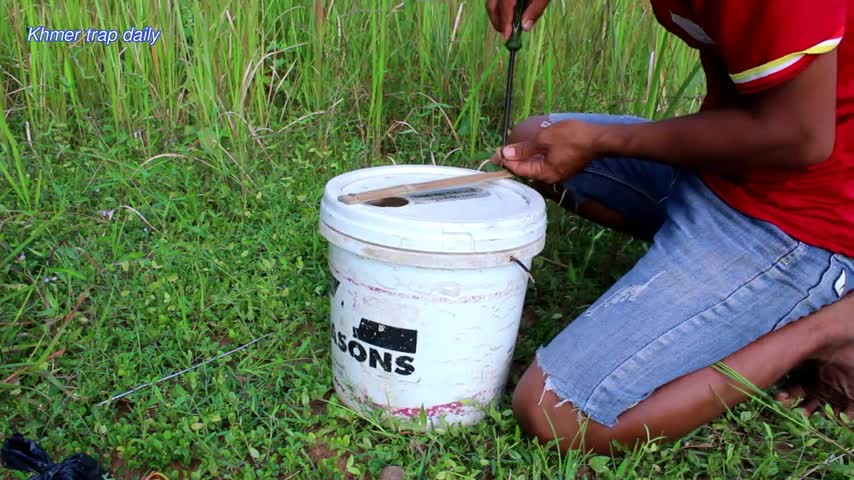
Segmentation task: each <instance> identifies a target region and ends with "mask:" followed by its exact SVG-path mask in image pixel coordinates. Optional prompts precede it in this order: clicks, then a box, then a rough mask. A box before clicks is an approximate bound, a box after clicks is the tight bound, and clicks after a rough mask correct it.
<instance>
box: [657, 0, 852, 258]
mask: <svg viewBox="0 0 854 480" xmlns="http://www.w3.org/2000/svg"><path fill="white" fill-rule="evenodd" d="M651 2H652V7H653V10H654V12H655V15H656V17H657V18H658V21H659V22H660V23H661V24H662V25H663V26H664V27H665V28H666V29H667V30H669V31H671V32H673V33H674V34H676V35H677V36H679V37H680V38H681V39H683V40H684V41H685V42H686V43H688V45H690V46H692V47H694V48H697V49H698V50H699V51H700V58H701V61H702V64H703V69H704V70H705V73H706V79H707V80H706V81H707V94H706V98H705V100H704V102H703V108H704V109H709V108H716V107H718V108H719V107H725V106H738V105H740V104H742V102H743V99H744V98H745V96H746V95H750V94H752V93H757V92H761V91H764V90H767V89H770V88H773V87H775V86H777V85H780V84H781V83H783V82H785V81H787V80H789V79H791V78H793V77H795V76H796V75H798V74H799V73H800V72H802V71H803V70H804V69H805V68H806V67H807V66H808V65H809V64H810V62H812V61H813V60H814V59H815V58H816V57H817V55H821V54H823V53H827V52H830V51H832V50H833V49H834V48H835V49H837V58H838V60H837V63H838V67H837V68H838V73H837V75H838V78H837V92H836V144H835V146H834V150H833V153H832V154H831V156H830V158H829V159H827V160H826V161H824V162H822V163H819V164H817V165H813V166H811V167H808V168H806V169H802V170H798V171H792V170H788V171H783V170H762V171H759V170H756V171H751V172H747V173H746V175H745V178H742V179H741V180H739V181H736V180H733V179H730V178H728V177H725V176H722V175H718V174H712V173H708V172H706V173H704V174H703V178H704V180H705V181H706V184H707V185H708V186H709V188H711V189H712V190H713V191H714V192H715V193H716V194H717V195H718V196H719V197H721V198H722V199H723V200H724V201H726V202H727V203H729V204H730V205H731V206H732V207H733V208H735V209H737V210H739V211H741V212H743V213H744V214H746V215H749V216H752V217H755V218H758V219H761V220H764V221H767V222H770V223H772V224H774V225H777V226H778V227H779V228H780V229H781V230H783V231H784V232H786V233H788V234H789V235H791V236H792V237H794V238H796V239H798V240H801V241H802V242H804V243H808V244H810V245H814V246H817V247H821V248H824V249H827V250H830V251H833V252H837V253H842V254H844V255H846V256H850V257H854V41H852V40H849V39H843V35H844V33H845V30H846V26H847V27H848V31H849V32H852V33H854V0H764V1H762V0H651Z"/></svg>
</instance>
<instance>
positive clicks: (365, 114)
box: [0, 0, 854, 480]
mask: <svg viewBox="0 0 854 480" xmlns="http://www.w3.org/2000/svg"><path fill="white" fill-rule="evenodd" d="M120 3H121V5H120ZM266 3H267V2H261V1H258V0H245V1H236V0H211V1H207V2H202V1H201V0H188V1H186V2H178V1H168V0H163V1H153V0H151V1H145V0H135V1H129V2H107V1H104V0H99V1H93V2H84V1H82V0H65V1H61V0H46V1H43V2H32V1H28V0H7V1H6V2H5V3H4V7H5V10H6V13H7V15H4V16H3V18H0V44H2V45H4V49H2V51H0V93H2V115H0V438H4V437H5V436H6V435H8V434H10V433H11V432H13V431H20V432H21V433H23V434H25V435H27V436H30V437H33V438H37V439H39V441H41V442H42V444H43V446H44V447H45V448H46V449H47V450H48V451H49V452H51V453H52V454H53V455H54V456H55V457H57V458H59V457H62V456H65V455H67V454H71V453H73V452H77V451H85V452H88V453H90V454H93V455H95V456H97V457H98V458H99V459H100V460H101V461H102V462H103V463H104V464H105V465H107V466H109V467H110V468H111V470H112V472H113V474H112V475H113V477H114V478H140V477H142V476H144V475H145V474H146V473H149V472H152V471H160V472H163V473H165V474H167V475H168V476H169V478H343V477H351V478H363V477H368V478H373V477H375V476H376V474H377V473H378V472H379V471H380V469H382V467H384V466H385V465H388V464H397V465H401V466H402V467H403V468H404V469H405V470H406V471H407V472H408V473H409V475H410V477H409V478H446V479H452V478H472V479H492V478H495V479H498V478H501V479H506V478H514V479H520V480H521V479H523V478H524V479H546V478H548V479H554V478H574V477H576V476H582V475H583V476H586V477H588V478H590V477H593V476H597V477H598V478H746V477H752V478H845V477H846V475H849V474H850V473H851V471H852V466H851V457H850V455H848V456H846V454H845V447H847V448H850V447H851V445H852V444H854V435H852V433H851V431H850V430H848V429H846V428H845V427H843V426H840V425H837V424H835V423H833V422H831V421H828V420H824V419H822V418H819V417H816V418H813V419H811V421H810V422H807V421H805V420H803V419H800V418H798V417H797V416H793V415H788V414H786V412H781V411H779V409H777V408H774V407H773V406H772V405H769V404H767V402H765V401H764V400H762V399H761V397H760V398H758V399H757V400H756V401H753V402H750V403H748V404H745V405H743V406H741V407H739V408H737V409H735V410H734V411H732V412H731V413H728V414H727V415H726V416H725V417H722V418H721V419H719V420H717V421H715V422H713V423H712V424H711V425H709V426H706V427H703V428H701V429H698V430H697V431H696V432H694V433H692V434H691V435H689V436H688V437H687V438H685V439H683V440H682V441H680V442H678V443H677V444H674V445H663V446H655V445H645V446H641V447H639V448H637V449H635V450H634V451H630V452H620V451H615V454H614V456H613V457H606V456H594V457H590V456H578V455H569V456H564V457H562V456H560V455H558V454H557V453H556V451H555V450H554V449H553V448H551V446H549V445H539V444H537V443H536V442H533V441H531V440H530V439H529V438H527V437H525V436H524V435H522V434H521V433H520V431H519V429H518V426H517V425H516V423H515V422H514V420H513V418H512V415H511V414H510V412H509V410H508V399H507V398H505V399H504V400H503V402H502V403H501V404H500V405H499V406H498V407H497V408H496V409H494V410H493V411H491V412H490V414H489V417H488V420H487V421H484V422H482V423H481V424H479V425H478V426H476V427H474V428H471V429H466V430H458V429H451V430H448V431H436V432H433V433H430V434H420V435H418V434H412V433H409V432H394V431H391V430H390V429H389V428H387V427H383V426H381V425H379V424H377V423H376V422H375V421H374V420H373V419H372V418H367V417H360V416H357V415H355V414H354V413H353V412H351V411H349V410H347V409H346V408H343V407H342V406H341V405H340V404H339V403H338V401H337V400H336V398H335V396H334V395H332V392H331V374H330V367H329V359H328V352H329V346H330V343H329V336H328V335H329V328H328V323H327V313H328V305H327V297H326V293H327V292H326V289H327V284H328V282H327V277H326V266H325V262H326V250H325V249H326V245H325V243H324V242H323V241H322V239H321V238H319V236H318V235H317V214H318V204H319V200H320V194H321V191H322V187H323V185H324V184H325V182H326V181H327V180H328V179H329V178H331V177H333V176H334V175H337V174H340V173H343V172H345V171H348V170H352V169H354V168H358V167H363V166H367V165H378V164H388V163H391V162H396V163H427V162H435V163H439V164H453V165H467V166H474V165H476V164H477V160H479V159H482V158H484V157H485V154H486V152H488V151H490V149H491V148H492V147H493V146H494V145H496V143H497V139H498V125H499V123H500V108H501V103H502V102H501V94H502V93H503V74H504V67H505V61H506V53H505V51H504V50H503V47H502V46H501V44H500V42H498V41H497V39H496V37H495V36H494V35H493V34H492V33H491V32H490V29H489V26H488V22H487V20H486V17H485V14H484V12H483V7H482V3H483V2H461V1H456V0H448V1H438V0H437V1H433V2H424V1H422V2H392V1H389V0H376V1H373V2H354V1H347V0H336V1H325V2H321V1H315V2H311V1H299V2H296V1H295V2H291V1H287V0H285V1H281V2H270V3H271V4H272V5H270V6H267V5H265V4H266ZM37 25H44V26H46V27H47V28H54V29H60V28H62V29H86V28H98V29H116V30H118V31H119V32H121V31H123V30H124V29H126V28H129V27H131V26H135V27H137V28H141V27H143V26H145V25H151V26H154V27H155V28H157V29H160V30H162V37H161V38H160V40H159V41H158V43H157V44H155V46H154V47H153V48H149V47H147V46H140V45H134V44H127V43H123V42H118V43H115V44H112V45H109V46H104V45H98V44H92V43H86V44H83V43H78V44H56V43H54V44H34V43H27V42H26V32H27V27H29V26H37ZM524 41H525V45H524V47H523V48H524V49H523V50H522V52H521V54H520V68H519V72H518V77H517V93H518V94H517V96H516V98H515V103H514V105H515V106H516V111H515V112H514V115H515V117H516V119H521V118H524V116H526V115H528V114H530V113H538V112H543V111H551V110H584V111H600V112H619V113H634V114H639V115H645V116H648V117H663V116H669V115H673V114H676V113H681V112H686V111H690V110H692V109H695V108H696V107H697V102H698V96H699V95H701V94H702V75H697V74H696V69H695V67H696V60H695V58H694V57H693V55H692V54H691V53H690V52H688V51H686V50H685V49H684V47H682V46H680V45H679V44H678V43H677V42H676V41H675V40H674V39H672V38H671V37H669V36H667V35H665V34H664V33H663V32H662V31H661V30H660V29H658V28H657V27H656V26H655V24H654V22H653V20H652V18H651V16H650V12H649V11H648V9H646V8H645V6H644V5H643V4H642V2H632V1H629V0H615V1H608V2H604V1H597V0H574V1H565V2H564V1H559V0H554V1H553V2H552V6H550V7H549V12H548V13H547V15H546V18H545V20H544V21H543V22H542V23H541V24H540V25H539V26H538V27H537V29H536V32H535V33H533V34H532V35H526V36H525V40H524ZM549 232H550V233H549V241H548V246H547V248H546V251H545V252H543V255H542V257H541V258H539V259H537V260H536V261H535V265H534V267H535V268H534V276H535V277H536V280H537V282H536V285H535V286H532V288H531V290H530V293H529V303H530V305H531V307H530V309H531V312H532V313H533V315H531V316H530V317H529V318H528V320H527V321H526V322H525V327H524V329H523V331H522V334H521V336H520V340H519V346H518V348H517V352H516V368H515V369H514V372H513V377H512V379H511V381H512V382H515V380H516V379H517V378H518V375H519V374H520V373H521V370H522V368H523V367H524V366H525V365H526V364H527V363H528V362H529V361H530V360H531V356H532V354H533V352H534V349H535V348H536V347H537V345H538V344H540V343H541V342H544V341H546V340H548V339H549V338H550V337H551V336H553V335H554V334H555V333H556V332H558V331H559V330H560V329H561V328H562V327H563V326H564V325H565V324H566V323H567V322H569V321H570V320H571V319H572V318H573V317H574V316H575V315H576V314H578V313H579V312H580V311H582V309H583V308H584V307H585V305H587V304H589V303H590V302H591V301H592V300H593V299H595V298H596V296H597V295H598V294H599V293H601V292H602V291H603V290H604V289H605V288H606V287H607V286H608V285H609V283H610V282H612V281H613V280H614V279H615V278H617V277H618V276H619V275H620V274H621V273H622V272H624V271H625V270H626V269H628V268H629V267H630V265H631V264H632V262H633V261H634V260H635V259H636V258H637V257H638V255H640V254H641V253H642V252H643V250H644V248H645V246H644V245H643V244H640V243H638V242H634V241H631V240H629V239H627V238H625V237H622V236H620V235H617V234H614V233H611V232H607V231H604V230H602V229H600V228H598V227H596V226H593V225H590V224H588V223H585V222H583V221H580V220H578V219H577V218H574V217H571V216H568V215H564V214H562V212H561V211H559V210H558V209H557V208H555V207H552V210H551V212H550V224H549ZM264 335H269V336H267V337H264V338H263V339H261V340H260V341H258V342H257V343H255V344H253V345H252V346H250V347H248V348H246V349H245V350H242V351H240V352H237V353H234V354H232V355H229V356H227V357H225V358H222V359H220V360H218V361H216V362H213V363H210V364H207V365H205V366H202V367H200V368H198V369H196V370H194V371H192V372H189V373H186V374H184V375H182V376H180V377H178V378H174V379H171V380H168V381H165V382H162V383H160V384H158V385H156V386H152V387H150V388H147V389H144V390H141V391H138V392H136V393H134V394H132V395H130V396H128V397H126V398H125V399H123V400H120V401H117V402H113V403H109V404H107V405H105V406H98V405H97V404H98V403H99V402H102V401H103V400H106V399H108V398H110V397H111V396H112V395H115V394H118V393H120V392H122V391H125V390H128V389H130V388H132V387H134V386H136V385H139V384H142V383H146V382H153V381H155V380H157V379H159V378H161V377H163V376H165V375H168V374H170V373H172V372H174V371H177V370H181V369H183V368H186V367H188V366H190V365H193V364H196V363H198V362H201V361H203V360H204V359H207V358H211V357H213V356H215V355H217V354H220V353H223V352H226V351H228V350H230V349H233V348H235V347H237V346H239V345H242V344H244V343H246V342H249V341H251V340H253V339H257V338H259V337H262V336H264ZM846 472H847V473H846ZM0 476H4V477H3V478H25V477H24V476H22V475H18V476H17V477H16V476H14V475H13V474H11V473H8V472H7V473H3V474H0Z"/></svg>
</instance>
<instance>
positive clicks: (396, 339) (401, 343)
mask: <svg viewBox="0 0 854 480" xmlns="http://www.w3.org/2000/svg"><path fill="white" fill-rule="evenodd" d="M353 338H358V339H359V340H361V341H363V342H366V343H370V344H371V345H374V346H376V347H380V348H385V349H388V350H397V351H398V352H403V353H415V348H416V345H417V343H418V331H417V330H410V329H408V328H399V327H391V326H389V325H383V324H382V323H377V322H375V321H373V320H368V319H367V318H363V319H362V321H361V322H359V328H354V329H353Z"/></svg>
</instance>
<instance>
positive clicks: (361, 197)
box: [338, 170, 513, 205]
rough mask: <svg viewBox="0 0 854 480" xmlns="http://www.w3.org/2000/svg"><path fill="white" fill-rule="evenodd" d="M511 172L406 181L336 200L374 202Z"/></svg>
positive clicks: (467, 183)
mask: <svg viewBox="0 0 854 480" xmlns="http://www.w3.org/2000/svg"><path fill="white" fill-rule="evenodd" d="M512 176H513V174H512V173H510V172H509V171H507V170H500V171H497V172H481V173H474V174H471V175H461V176H458V177H450V178H443V179H441V180H432V181H429V182H421V183H407V184H403V185H396V186H393V187H385V188H378V189H376V190H368V191H366V192H360V193H349V194H347V195H341V196H340V197H338V201H339V202H342V203H344V204H347V205H354V204H357V203H365V202H374V201H377V200H382V199H383V198H388V197H394V196H399V195H407V194H412V193H420V192H429V191H431V190H441V189H443V188H452V187H462V186H465V185H473V184H475V183H481V182H488V181H490V180H500V179H502V178H510V177H512Z"/></svg>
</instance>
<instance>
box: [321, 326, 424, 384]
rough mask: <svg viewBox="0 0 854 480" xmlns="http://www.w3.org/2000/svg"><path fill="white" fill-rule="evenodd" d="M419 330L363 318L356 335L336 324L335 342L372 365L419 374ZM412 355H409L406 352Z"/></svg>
mask: <svg viewBox="0 0 854 480" xmlns="http://www.w3.org/2000/svg"><path fill="white" fill-rule="evenodd" d="M417 343H418V331H417V330H410V329H407V328H398V327H392V326H390V325H383V324H382V323H378V322H374V321H373V320H368V319H367V318H363V319H362V320H361V322H360V323H359V327H358V328H353V338H347V335H346V334H345V333H344V332H338V331H336V330H335V326H334V325H333V326H332V345H333V348H338V349H339V350H340V351H341V352H343V353H347V354H349V355H350V357H352V358H353V360H355V361H357V362H359V363H362V364H366V365H367V366H368V367H369V368H373V369H376V370H380V369H381V370H383V371H385V372H388V373H394V374H396V375H401V376H409V375H412V374H413V373H415V350H416V347H417ZM405 354H409V355H405Z"/></svg>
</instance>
